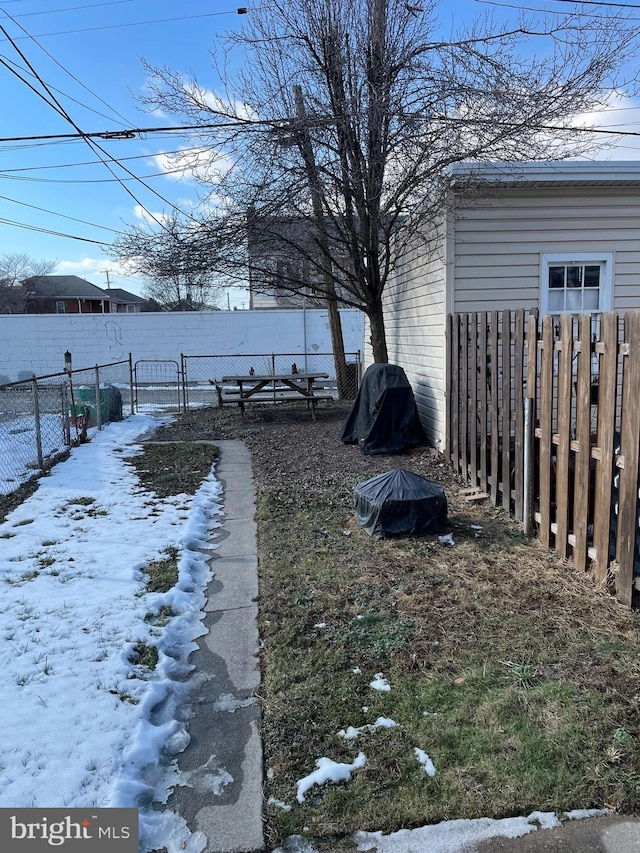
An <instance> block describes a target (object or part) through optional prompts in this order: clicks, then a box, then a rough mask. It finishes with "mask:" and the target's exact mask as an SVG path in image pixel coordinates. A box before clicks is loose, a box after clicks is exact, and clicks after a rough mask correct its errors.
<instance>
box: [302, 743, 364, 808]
mask: <svg viewBox="0 0 640 853" xmlns="http://www.w3.org/2000/svg"><path fill="white" fill-rule="evenodd" d="M366 763H367V758H366V756H365V754H364V752H360V753H359V754H358V756H357V758H356V759H355V760H354V762H353V763H352V764H344V763H339V762H336V761H332V760H331V759H330V758H324V757H323V758H318V760H317V761H316V768H317V769H316V770H314V771H313V773H309V775H308V776H305V777H304V778H303V779H299V780H298V781H297V782H296V787H297V794H296V797H297V800H298V802H299V803H303V802H304V795H305V794H306V793H307V791H309V790H310V789H311V788H313V786H314V785H324V784H325V783H326V782H348V781H349V779H351V773H352V772H353V771H354V770H359V769H360V768H362V767H364V766H365V764H366Z"/></svg>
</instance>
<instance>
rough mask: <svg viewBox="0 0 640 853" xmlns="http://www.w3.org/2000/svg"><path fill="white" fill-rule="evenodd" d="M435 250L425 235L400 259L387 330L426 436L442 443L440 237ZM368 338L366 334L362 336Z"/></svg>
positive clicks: (389, 290) (389, 295)
mask: <svg viewBox="0 0 640 853" xmlns="http://www.w3.org/2000/svg"><path fill="white" fill-rule="evenodd" d="M432 240H433V242H432V243H431V245H432V246H433V251H432V252H431V254H430V255H428V254H427V253H426V252H425V251H424V246H425V245H426V241H427V238H426V237H424V236H423V237H422V238H416V243H415V245H414V247H413V248H412V249H411V250H410V251H408V252H406V253H405V254H404V256H403V257H402V258H401V259H400V261H399V263H398V265H397V268H396V270H395V273H394V275H393V277H392V278H391V279H390V281H389V282H388V284H387V287H386V289H385V297H384V304H385V328H386V334H387V347H388V351H389V361H390V362H391V363H392V364H398V365H400V366H401V367H402V368H403V369H404V371H405V373H406V374H407V378H408V379H409V382H410V383H411V385H412V387H413V390H414V393H415V397H416V403H417V406H418V411H419V413H420V419H421V421H422V423H423V426H424V427H425V430H426V432H427V436H428V438H429V440H430V441H431V442H432V443H433V444H434V445H435V446H436V447H441V446H442V442H443V439H444V430H445V405H444V373H445V317H446V310H445V299H446V292H445V262H444V243H443V241H442V239H441V236H440V235H436V237H435V238H433V235H432ZM365 337H366V335H365Z"/></svg>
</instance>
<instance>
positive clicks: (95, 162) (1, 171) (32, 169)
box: [0, 108, 640, 178]
mask: <svg viewBox="0 0 640 853" xmlns="http://www.w3.org/2000/svg"><path fill="white" fill-rule="evenodd" d="M638 109H640V108H638ZM7 150H10V149H7ZM202 150H204V149H203V146H202V145H196V146H194V147H191V148H175V149H173V150H172V151H155V152H153V153H150V154H132V155H131V156H130V157H118V162H124V161H126V160H149V159H151V158H152V157H161V156H162V157H171V156H173V155H174V154H189V153H191V152H195V151H202ZM100 165H102V160H85V161H80V162H79V163H51V164H49V165H47V166H20V167H19V168H17V169H0V176H6V177H9V178H10V177H12V175H13V174H14V173H16V172H40V171H44V170H48V169H69V168H76V167H79V166H100Z"/></svg>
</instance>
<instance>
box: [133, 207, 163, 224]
mask: <svg viewBox="0 0 640 853" xmlns="http://www.w3.org/2000/svg"><path fill="white" fill-rule="evenodd" d="M133 215H134V216H135V218H136V219H139V220H140V221H141V222H144V223H145V225H158V223H161V222H167V221H168V219H169V217H168V216H167V214H166V213H160V212H158V211H154V210H147V208H146V207H143V206H142V205H141V204H136V205H135V207H134V208H133Z"/></svg>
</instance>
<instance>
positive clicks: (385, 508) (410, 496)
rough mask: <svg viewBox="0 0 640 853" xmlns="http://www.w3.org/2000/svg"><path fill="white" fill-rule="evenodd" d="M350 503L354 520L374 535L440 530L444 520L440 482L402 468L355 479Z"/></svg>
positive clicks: (444, 503) (439, 531)
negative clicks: (365, 478)
mask: <svg viewBox="0 0 640 853" xmlns="http://www.w3.org/2000/svg"><path fill="white" fill-rule="evenodd" d="M353 503H354V507H355V511H356V518H357V519H358V522H359V523H360V524H361V525H362V527H364V529H365V530H366V531H367V533H368V534H369V536H373V537H374V538H375V539H382V538H383V537H384V536H412V535H413V536H417V535H419V534H426V533H444V530H445V528H446V524H447V498H446V495H445V493H444V492H443V491H442V489H441V488H440V486H438V485H437V484H436V483H432V482H431V481H430V480H425V478H424V477H419V476H418V475H417V474H414V473H413V472H411V471H405V470H404V469H403V468H395V469H394V470H393V471H388V472H387V473H386V474H378V476H377V477H372V478H371V479H370V480H366V481H365V482H363V483H359V484H358V485H357V486H356V488H355V490H354V498H353Z"/></svg>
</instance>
